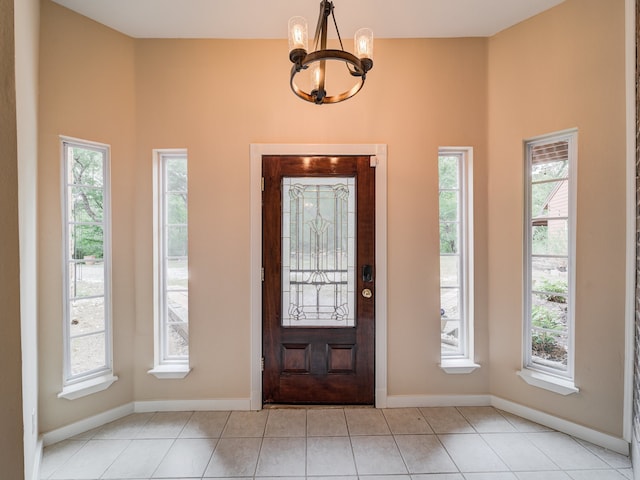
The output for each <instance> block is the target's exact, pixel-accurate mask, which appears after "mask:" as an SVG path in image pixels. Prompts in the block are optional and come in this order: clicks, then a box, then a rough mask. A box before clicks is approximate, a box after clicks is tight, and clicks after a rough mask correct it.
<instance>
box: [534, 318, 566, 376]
mask: <svg viewBox="0 0 640 480" xmlns="http://www.w3.org/2000/svg"><path fill="white" fill-rule="evenodd" d="M568 345H569V344H568V336H567V335H566V334H564V333H561V332H556V331H553V330H552V331H549V330H543V329H539V328H532V329H531V354H532V361H533V363H535V364H538V365H541V366H544V367H548V368H553V369H556V370H560V371H566V370H567V360H568V355H567V352H568Z"/></svg>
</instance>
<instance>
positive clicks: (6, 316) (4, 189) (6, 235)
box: [0, 0, 24, 479]
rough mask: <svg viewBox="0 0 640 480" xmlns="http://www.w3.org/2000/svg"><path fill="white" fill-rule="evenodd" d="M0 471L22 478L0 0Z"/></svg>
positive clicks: (5, 8)
mask: <svg viewBox="0 0 640 480" xmlns="http://www.w3.org/2000/svg"><path fill="white" fill-rule="evenodd" d="M0 92H1V93H0V170H1V171H2V174H1V175H0V205H1V206H2V208H1V209H0V245H2V248H0V305H2V314H1V317H0V338H2V339H3V344H2V348H0V365H2V368H1V369H0V385H2V408H0V432H2V435H0V465H2V475H3V476H5V475H6V478H16V479H18V478H22V477H23V475H24V446H23V442H22V438H23V433H24V429H23V425H22V361H21V348H20V342H21V328H20V247H19V242H18V144H17V133H16V89H15V63H14V27H13V0H0Z"/></svg>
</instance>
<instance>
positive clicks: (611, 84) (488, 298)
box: [39, 0, 624, 435]
mask: <svg viewBox="0 0 640 480" xmlns="http://www.w3.org/2000/svg"><path fill="white" fill-rule="evenodd" d="M602 5H603V2H598V1H584V0H567V2H566V4H564V5H563V6H562V7H560V8H558V9H554V10H552V11H550V12H548V13H546V14H544V15H541V16H539V17H536V18H534V19H532V20H531V21H528V22H525V23H524V24H521V25H518V26H516V27H514V28H512V29H511V30H509V31H506V32H504V33H502V34H499V35H498V36H496V37H494V38H492V39H437V40H434V39H431V40H429V39H419V40H410V39H405V40H385V39H381V40H376V58H375V67H374V69H373V71H372V72H371V73H370V75H369V77H368V79H367V85H366V86H365V88H364V89H363V91H362V92H361V93H359V94H358V96H357V97H355V98H354V99H352V100H350V101H348V102H345V103H344V104H338V105H332V106H323V107H317V106H315V105H311V104H307V103H304V102H302V101H301V100H299V99H297V98H296V97H295V96H294V95H293V94H292V93H291V92H290V90H289V87H288V72H289V69H290V63H289V61H288V58H287V53H286V50H287V46H286V41H284V40H272V41H250V40H245V41H225V40H132V39H130V38H127V37H124V36H122V35H120V34H117V33H114V32H112V31H110V30H108V29H106V28H105V27H102V26H99V25H97V24H95V23H93V22H91V21H88V20H86V19H84V18H82V17H80V16H78V15H76V14H73V13H71V12H69V11H67V10H65V9H63V8H61V7H59V6H57V5H54V4H52V3H50V2H49V1H48V0H45V1H44V3H43V12H42V16H43V27H42V37H43V38H42V49H43V51H42V62H41V82H42V83H41V101H42V103H41V106H40V109H41V115H40V118H41V124H40V127H41V135H40V138H41V144H40V147H41V150H42V154H41V164H40V170H39V173H40V184H39V186H40V204H39V205H40V208H41V212H42V216H41V221H40V227H41V229H42V234H41V238H42V239H46V241H42V242H41V249H40V255H41V275H42V277H41V280H42V281H41V284H40V288H41V307H40V314H41V333H42V341H41V352H42V356H43V358H45V359H46V360H43V361H42V362H41V368H42V370H43V372H42V375H41V377H42V380H41V390H42V392H41V404H42V416H43V420H42V423H43V427H42V429H43V431H47V430H50V429H52V428H56V427H58V426H61V425H65V424H68V423H70V422H71V421H74V420H78V419H81V418H84V417H86V416H88V415H90V414H93V413H98V412H101V411H104V410H106V409H108V408H111V407H114V406H117V405H120V404H123V403H126V402H129V401H132V400H134V399H135V400H141V401H143V400H159V399H213V398H248V397H249V394H250V386H249V380H250V379H249V373H250V372H249V359H250V351H249V348H250V345H249V326H250V321H249V226H250V225H249V220H250V219H249V215H250V212H249V145H250V144H251V143H385V144H387V145H388V154H389V157H388V158H389V162H388V271H389V277H388V282H389V298H388V305H389V310H388V357H389V358H388V387H389V392H388V393H389V394H390V395H451V394H487V393H493V394H496V395H499V396H501V397H504V398H507V399H511V400H514V401H517V402H519V403H522V404H525V405H529V406H532V407H534V408H539V409H541V410H545V411H548V412H550V413H553V414H556V415H559V416H561V417H564V418H567V419H570V420H573V421H576V422H578V423H584V424H585V425H587V426H590V427H593V428H597V429H601V430H603V431H606V432H609V433H613V434H615V435H620V434H621V418H622V415H621V408H622V402H621V397H622V358H621V356H622V353H621V352H622V348H623V344H624V342H623V338H622V329H623V319H622V315H621V312H622V309H623V307H622V305H623V292H624V288H623V286H624V285H623V283H622V282H623V280H624V278H623V277H624V264H623V259H624V257H623V251H624V248H622V246H623V242H624V230H623V229H624V218H623V215H624V214H623V212H624V193H623V192H624V188H623V186H624V157H623V152H624V146H623V144H624V137H622V135H623V133H622V132H624V128H623V127H624V124H623V121H624V98H623V96H622V95H623V91H624V89H623V87H622V82H623V78H624V72H623V65H622V63H623V45H624V39H623V33H622V32H623V28H622V25H623V19H624V15H623V1H622V0H614V1H612V2H611V3H610V5H611V6H612V7H613V8H603V7H602ZM607 5H609V3H607ZM600 10H604V11H603V12H601V11H600ZM585 43H586V44H587V48H585V47H583V44H585ZM592 44H593V45H592ZM551 45H552V46H553V48H551ZM545 46H546V48H545ZM545 52H546V55H547V57H549V58H544V59H543V58H542V54H543V53H545ZM618 52H619V54H618ZM618 57H619V58H618ZM531 60H539V61H540V64H541V65H545V66H547V65H548V64H549V62H551V63H552V64H553V65H554V67H555V69H554V72H556V73H557V72H561V75H555V76H553V77H549V76H541V81H540V82H534V81H533V78H535V77H536V75H538V74H539V72H536V71H532V68H531ZM542 60H544V61H542ZM525 66H526V67H527V68H525ZM603 66H604V68H603ZM603 70H606V73H607V75H604V74H602V71H603ZM583 77H584V78H583ZM578 79H580V81H579V82H578V81H577V80H578ZM605 79H608V83H606V84H603V82H604V81H605ZM574 82H575V84H574ZM548 98H551V99H555V100H556V101H554V102H549V101H547V99H548ZM607 100H608V101H607ZM86 105H88V108H87V107H85V106H86ZM554 106H557V107H556V108H557V109H558V111H556V110H554V108H552V107H554ZM525 107H526V108H525ZM527 108H528V109H529V110H531V111H527ZM524 112H526V114H525V113H524ZM602 118H606V121H602ZM489 125H490V126H491V128H490V129H489ZM573 126H578V127H579V128H580V135H581V136H580V142H581V143H580V165H581V167H580V168H581V170H580V177H579V178H580V180H579V181H580V185H579V188H581V190H586V191H587V193H585V194H582V195H581V196H580V201H581V203H580V205H579V209H580V217H579V222H580V223H579V229H580V230H579V235H580V236H579V238H580V239H581V240H580V242H581V243H580V246H579V251H578V255H579V258H580V259H583V260H582V261H581V262H580V264H579V275H580V277H579V282H578V288H579V289H580V291H583V292H584V294H583V295H584V298H582V297H581V298H580V300H579V302H578V303H579V305H578V307H579V311H578V322H579V325H586V326H585V327H584V328H580V329H579V331H578V349H579V350H578V375H577V379H578V383H579V386H581V387H583V390H582V392H581V394H580V395H579V396H575V397H572V398H568V399H564V398H560V397H559V396H557V395H554V394H550V393H547V392H544V391H540V390H538V389H532V387H528V386H527V385H526V384H525V383H524V382H522V381H521V380H520V379H518V378H517V377H516V376H515V371H516V370H517V369H518V368H519V366H520V359H521V347H520V345H521V340H520V339H521V327H520V322H521V321H520V318H521V306H520V298H521V291H520V285H521V278H522V272H521V271H520V269H519V267H517V266H519V265H521V263H522V260H521V251H522V247H521V242H520V238H521V236H522V234H521V230H522V227H521V221H522V208H521V203H520V202H521V198H522V191H521V188H522V187H521V185H522V172H521V163H522V158H521V157H522V139H523V138H525V137H527V136H531V135H537V134H541V133H546V132H550V131H553V130H557V129H560V128H567V127H573ZM58 134H65V135H72V136H77V137H82V138H86V139H89V140H97V141H102V142H106V143H110V144H111V145H112V146H113V151H112V154H113V182H114V183H113V192H114V195H113V198H114V205H113V226H114V235H115V245H114V275H115V277H114V285H115V286H116V289H115V294H114V300H115V302H116V303H115V306H116V313H117V316H116V339H115V347H116V348H115V353H116V360H117V361H116V366H115V367H116V368H115V373H116V374H117V375H119V376H120V378H121V380H120V381H119V382H116V384H114V386H112V387H111V388H110V389H109V390H107V391H106V392H103V393H99V394H96V395H92V396H91V397H89V398H85V399H82V400H76V401H73V402H69V401H66V400H58V399H56V398H55V394H56V393H57V392H58V391H59V390H60V388H61V386H60V379H61V367H60V365H61V363H62V360H61V347H60V338H61V325H60V315H61V300H60V298H61V292H60V287H59V279H60V277H61V273H60V261H59V252H60V248H61V246H60V243H59V241H58V240H57V239H59V238H60V227H59V224H60V211H59V158H58V157H59V152H58V140H57V135H58ZM605 145H606V148H607V149H606V151H605ZM439 146H472V147H474V160H475V185H474V187H475V193H474V195H475V198H474V200H475V225H476V234H475V237H476V238H475V242H476V279H475V280H476V360H477V361H478V362H480V363H481V364H482V368H481V369H480V370H477V371H476V372H474V373H473V374H471V375H453V376H447V375H445V374H444V373H442V372H441V370H440V369H439V368H438V367H437V363H438V361H439V329H440V322H439V293H438V229H437V225H438V207H437V198H438V193H437V192H438V189H437V149H438V147H439ZM489 146H490V147H491V149H489ZM154 148H187V149H188V151H189V175H190V185H189V194H190V199H189V201H190V203H189V208H190V211H189V222H190V237H189V241H190V279H191V282H190V321H191V323H190V330H191V339H192V340H191V363H192V366H193V368H194V370H193V372H192V373H191V374H190V375H189V376H188V377H187V378H186V379H184V380H180V381H177V380H171V381H166V380H162V381H161V380H157V379H156V378H155V377H152V376H150V375H148V374H147V373H146V371H147V369H149V368H150V367H152V365H153V325H152V263H151V262H152V249H151V244H152V237H151V226H152V215H151V214H152V204H151V172H152V169H151V166H152V162H151V158H152V157H151V151H152V149H154ZM489 151H490V152H491V158H490V159H489V157H488V152H489ZM583 152H584V153H583ZM594 193H597V195H596V194H594ZM596 199H597V201H596ZM132 206H133V207H132ZM618 210H619V213H618ZM592 217H593V218H592ZM596 219H597V225H598V228H597V229H596V228H593V225H594V224H595V222H596ZM505 220H506V221H505ZM601 226H603V227H605V228H603V229H600V227H601ZM514 239H515V241H514ZM489 242H493V243H491V247H490V248H489ZM618 252H620V253H618ZM586 258H590V259H591V261H590V262H586V261H584V259H586ZM514 265H515V266H516V267H515V268H514ZM601 272H605V273H606V275H603V274H601ZM595 293H597V294H598V295H599V297H598V296H596V295H595ZM598 298H600V299H601V300H598ZM583 318H584V319H585V320H582V319H583ZM603 319H606V322H605V321H604V320H603ZM590 332H593V333H590ZM490 334H491V340H490V339H489V338H490ZM595 339H599V341H600V342H601V343H600V344H599V345H595V344H594V340H595ZM490 345H491V355H490V353H489V346H490ZM596 347H597V348H598V351H599V352H602V354H601V358H600V360H601V361H600V362H599V361H596V360H597V359H593V358H590V351H589V350H588V349H591V348H596ZM591 357H593V356H592V355H591ZM611 371H614V372H618V371H619V374H618V373H616V375H611ZM595 378H601V379H602V381H600V382H595V381H594V379H595ZM594 409H596V410H597V411H598V412H600V411H602V415H594V414H593V411H594Z"/></svg>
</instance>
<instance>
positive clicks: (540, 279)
mask: <svg viewBox="0 0 640 480" xmlns="http://www.w3.org/2000/svg"><path fill="white" fill-rule="evenodd" d="M567 269H568V260H567V259H566V258H549V257H533V258H532V259H531V286H532V288H533V290H534V291H537V290H543V287H544V286H547V288H548V284H554V285H568V284H569V275H568V272H567Z"/></svg>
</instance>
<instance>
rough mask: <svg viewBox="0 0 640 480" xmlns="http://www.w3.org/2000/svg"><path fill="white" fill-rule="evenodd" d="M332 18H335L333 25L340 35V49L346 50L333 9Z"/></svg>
mask: <svg viewBox="0 0 640 480" xmlns="http://www.w3.org/2000/svg"><path fill="white" fill-rule="evenodd" d="M331 17H333V24H334V25H335V27H336V33H337V34H338V41H339V42H340V48H341V49H342V50H344V45H342V37H340V30H339V29H338V22H336V14H335V12H334V10H333V8H332V9H331Z"/></svg>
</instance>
